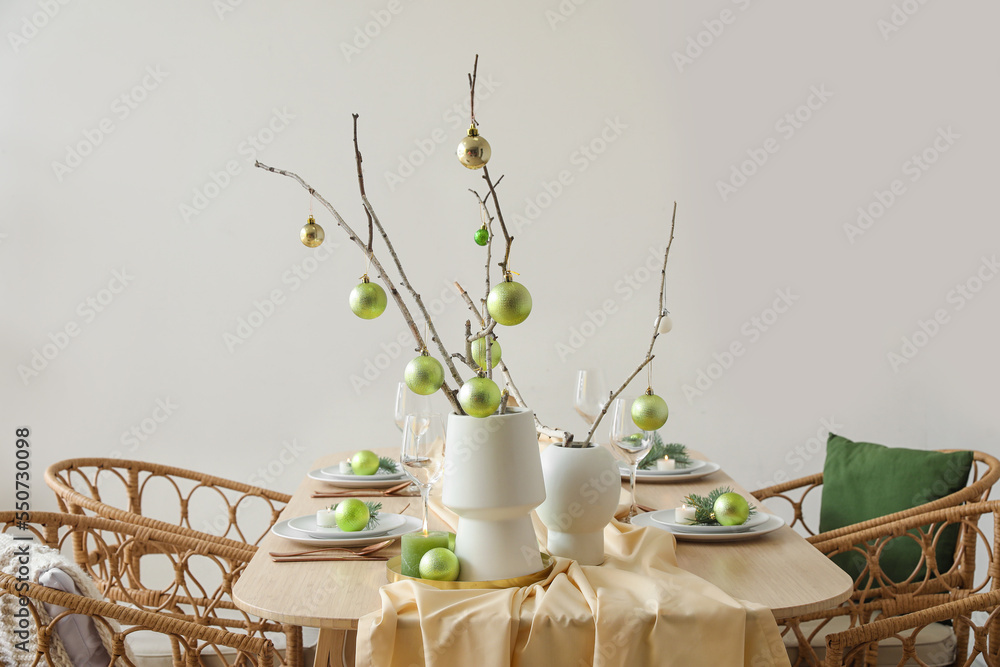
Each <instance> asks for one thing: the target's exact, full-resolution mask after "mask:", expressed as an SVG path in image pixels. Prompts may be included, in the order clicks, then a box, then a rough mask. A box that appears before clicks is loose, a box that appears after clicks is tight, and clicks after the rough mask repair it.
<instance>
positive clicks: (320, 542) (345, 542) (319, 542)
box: [271, 515, 423, 547]
mask: <svg viewBox="0 0 1000 667" xmlns="http://www.w3.org/2000/svg"><path fill="white" fill-rule="evenodd" d="M400 516H402V517H403V525H401V526H399V527H397V528H393V529H392V530H390V531H389V532H387V533H382V534H381V535H373V536H371V537H355V538H330V537H309V535H307V534H306V533H303V532H302V531H299V530H295V529H294V528H291V527H290V526H289V525H288V521H279V522H278V523H276V524H274V526H272V527H271V532H272V533H274V534H275V535H277V536H278V537H283V538H285V539H286V540H291V541H293V542H298V543H299V544H308V545H310V546H314V547H363V546H365V545H367V544H375V543H376V542H381V541H382V540H389V539H395V538H397V537H399V536H400V535H404V534H406V533H412V532H413V531H415V530H420V528H421V526H423V521H421V520H420V519H418V518H417V517H415V516H406V515H400Z"/></svg>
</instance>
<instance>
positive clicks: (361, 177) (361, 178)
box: [351, 113, 375, 255]
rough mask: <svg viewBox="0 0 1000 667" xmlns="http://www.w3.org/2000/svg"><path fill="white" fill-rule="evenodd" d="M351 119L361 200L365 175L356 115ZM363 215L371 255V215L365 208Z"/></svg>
mask: <svg viewBox="0 0 1000 667" xmlns="http://www.w3.org/2000/svg"><path fill="white" fill-rule="evenodd" d="M351 117H352V118H354V161H355V162H357V163H358V187H360V188H361V197H362V199H363V198H364V196H365V175H364V172H362V171H361V151H360V150H359V149H358V114H356V113H352V114H351ZM365 215H367V216H368V254H369V255H371V254H372V241H373V239H374V237H375V232H374V230H373V229H372V214H371V213H369V212H368V209H367V208H365Z"/></svg>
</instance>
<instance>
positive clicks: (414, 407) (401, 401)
mask: <svg viewBox="0 0 1000 667" xmlns="http://www.w3.org/2000/svg"><path fill="white" fill-rule="evenodd" d="M430 412H431V397H430V396H421V395H420V394H415V393H413V392H412V391H410V388H409V387H407V386H406V383H405V382H400V383H399V386H398V387H396V426H397V427H399V430H400V431H402V430H403V426H404V424H405V423H406V416H407V415H426V414H430Z"/></svg>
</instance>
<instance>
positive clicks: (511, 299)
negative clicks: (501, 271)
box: [486, 280, 531, 327]
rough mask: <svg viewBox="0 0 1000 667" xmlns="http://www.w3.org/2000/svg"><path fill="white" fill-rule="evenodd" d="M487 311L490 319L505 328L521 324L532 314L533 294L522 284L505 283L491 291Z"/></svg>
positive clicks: (508, 281) (487, 300)
mask: <svg viewBox="0 0 1000 667" xmlns="http://www.w3.org/2000/svg"><path fill="white" fill-rule="evenodd" d="M486 310H487V311H489V313H490V317H492V318H493V319H494V320H496V321H497V322H498V323H499V324H502V325H504V326H505V327H512V326H514V325H515V324H520V323H521V322H523V321H525V320H526V319H528V315H530V314H531V293H530V292H528V288H527V287H525V286H524V285H522V284H521V283H516V282H514V281H513V280H507V281H504V282H502V283H499V284H497V285H496V286H495V287H494V288H493V289H491V290H490V294H489V296H487V297H486Z"/></svg>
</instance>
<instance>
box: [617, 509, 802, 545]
mask: <svg viewBox="0 0 1000 667" xmlns="http://www.w3.org/2000/svg"><path fill="white" fill-rule="evenodd" d="M653 514H654V513H653V512H648V513H646V514H640V515H638V516H636V517H634V518H633V519H632V525H633V526H639V527H640V528H656V529H657V530H665V531H667V532H668V533H673V535H674V537H676V538H677V539H678V540H687V541H688V542H737V541H739V540H752V539H754V538H757V537H760V536H761V535H767V534H768V533H773V532H774V531H776V530H778V529H779V528H781V527H782V526H784V525H785V522H784V520H783V519H782V518H781V517H780V516H775V515H773V514H765V515H764V516H766V517H767V521H765V522H764V523H762V524H760V525H758V526H754V527H753V528H751V529H749V530H745V531H743V532H742V533H685V532H682V531H680V530H673V529H671V528H670V527H669V526H667V525H666V524H662V523H659V522H657V521H654V520H653V516H652V515H653Z"/></svg>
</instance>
